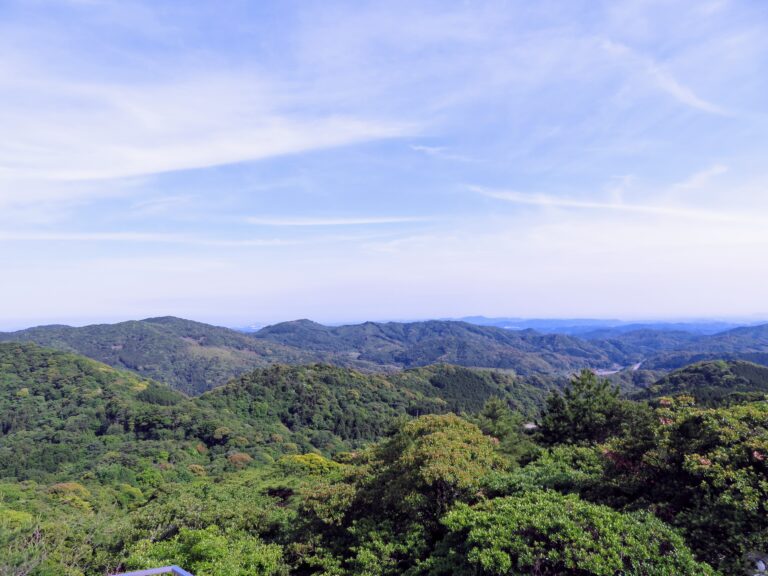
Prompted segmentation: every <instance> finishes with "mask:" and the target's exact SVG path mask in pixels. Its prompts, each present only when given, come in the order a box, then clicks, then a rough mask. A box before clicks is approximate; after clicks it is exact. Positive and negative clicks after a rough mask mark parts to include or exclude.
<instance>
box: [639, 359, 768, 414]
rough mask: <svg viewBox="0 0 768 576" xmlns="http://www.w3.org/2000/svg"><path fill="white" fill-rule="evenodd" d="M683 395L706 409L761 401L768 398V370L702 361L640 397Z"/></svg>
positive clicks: (740, 363) (744, 364)
mask: <svg viewBox="0 0 768 576" xmlns="http://www.w3.org/2000/svg"><path fill="white" fill-rule="evenodd" d="M679 395H687V396H692V397H693V398H694V400H695V401H696V404H699V405H703V406H720V405H724V404H735V403H739V402H746V401H750V400H761V399H764V398H765V397H766V395H768V367H766V366H760V365H758V364H753V363H752V362H745V361H743V360H733V361H724V360H716V361H710V362H699V363H697V364H692V365H691V366H686V367H685V368H681V369H679V370H675V371H674V372H672V373H671V374H668V375H667V376H665V377H664V378H662V379H661V380H659V381H658V382H656V383H655V384H653V385H652V386H649V387H648V389H647V390H645V391H643V392H640V393H638V394H637V398H643V399H651V398H659V397H662V396H679Z"/></svg>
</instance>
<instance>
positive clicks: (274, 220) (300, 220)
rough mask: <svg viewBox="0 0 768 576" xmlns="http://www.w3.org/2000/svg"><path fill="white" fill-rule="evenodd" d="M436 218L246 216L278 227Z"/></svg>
mask: <svg viewBox="0 0 768 576" xmlns="http://www.w3.org/2000/svg"><path fill="white" fill-rule="evenodd" d="M432 220H434V218H431V217H426V216H363V217H343V218H334V217H327V218H322V217H321V218H316V217H298V216H296V217H264V216H253V217H249V218H246V222H247V223H248V224H254V225H257V226H278V227H282V226H285V227H292V228H293V227H322V226H379V225H386V224H415V223H421V222H429V221H432Z"/></svg>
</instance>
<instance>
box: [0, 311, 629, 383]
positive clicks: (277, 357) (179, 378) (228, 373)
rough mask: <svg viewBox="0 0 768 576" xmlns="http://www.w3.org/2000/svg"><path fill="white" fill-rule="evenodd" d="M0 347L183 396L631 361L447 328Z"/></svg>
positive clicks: (46, 333) (164, 327)
mask: <svg viewBox="0 0 768 576" xmlns="http://www.w3.org/2000/svg"><path fill="white" fill-rule="evenodd" d="M0 341H9V342H33V343H36V344H38V345H40V346H46V347H50V348H55V349H58V350H63V351H66V352H73V353H77V354H81V355H83V356H87V357H89V358H92V359H94V360H98V361H99V362H103V363H105V364H108V365H110V366H113V367H115V368H119V369H125V370H131V371H133V372H135V373H137V374H139V375H141V376H143V377H145V378H150V379H153V380H156V381H159V382H164V383H166V384H168V385H169V386H171V387H173V388H175V389H176V390H180V391H182V392H185V393H187V394H200V393H202V392H205V391H206V390H210V389H211V388H215V387H216V386H220V385H222V384H224V383H226V382H227V381H228V380H230V379H232V378H234V377H237V376H240V375H242V374H245V373H247V372H249V371H251V370H253V369H255V368H259V367H265V366H270V365H273V364H291V365H299V364H307V363H312V362H324V363H330V364H334V365H337V366H346V367H350V368H355V369H358V370H362V371H366V372H381V371H393V370H398V369H403V368H414V367H419V366H427V365H431V364H456V365H461V366H467V367H482V368H498V369H506V370H514V371H515V372H516V373H518V374H521V375H534V374H546V375H552V374H565V373H568V372H571V371H574V370H579V369H581V368H584V367H609V366H613V365H617V364H622V363H623V362H624V361H625V360H626V358H625V356H626V353H625V352H623V351H620V350H619V349H618V348H617V347H616V346H614V345H612V344H608V345H606V344H595V343H590V342H586V341H583V340H579V339H578V338H574V337H571V336H563V335H556V334H549V335H543V334H538V333H536V332H533V331H531V330H528V331H522V332H515V331H509V330H504V329H502V328H495V327H484V326H475V325H472V324H467V323H464V322H442V321H430V322H415V323H409V324H402V323H394V322H390V323H386V324H377V323H373V322H367V323H364V324H358V325H350V326H339V327H329V326H323V325H321V324H317V323H314V322H310V321H308V320H299V321H296V322H285V323H282V324H277V325H275V326H269V327H267V328H264V329H262V330H260V331H259V332H256V333H253V334H244V333H240V332H237V331H235V330H230V329H228V328H221V327H217V326H210V325H208V324H203V323H199V322H192V321H189V320H182V319H179V318H173V317H164V318H149V319H146V320H140V321H131V322H121V323H118V324H99V325H93V326H84V327H81V328H73V327H69V326H40V327H37V328H30V329H27V330H21V331H18V332H12V333H0ZM633 358H634V357H633Z"/></svg>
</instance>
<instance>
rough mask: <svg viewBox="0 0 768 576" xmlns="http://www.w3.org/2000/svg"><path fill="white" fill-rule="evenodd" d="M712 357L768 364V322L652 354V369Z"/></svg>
mask: <svg viewBox="0 0 768 576" xmlns="http://www.w3.org/2000/svg"><path fill="white" fill-rule="evenodd" d="M708 360H745V361H747V362H754V363H756V364H762V365H764V366H768V324H764V325H761V326H747V327H744V328H735V329H733V330H728V331H727V332H721V333H719V334H714V335H712V336H707V337H705V338H701V339H699V340H697V341H695V342H692V343H689V344H685V345H681V346H678V347H675V348H674V349H672V350H669V351H665V352H660V353H658V354H656V355H653V356H651V357H650V358H648V360H647V361H646V362H645V363H644V364H643V366H644V367H645V368H648V369H650V370H676V369H678V368H682V367H683V366H687V365H689V364H693V363H695V362H704V361H708Z"/></svg>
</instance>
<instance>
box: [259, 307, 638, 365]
mask: <svg viewBox="0 0 768 576" xmlns="http://www.w3.org/2000/svg"><path fill="white" fill-rule="evenodd" d="M252 336H253V337H254V338H255V339H258V340H268V341H270V342H277V343H280V344H284V345H289V346H293V347H297V348H302V349H311V350H316V351H320V352H325V353H329V354H332V355H333V356H334V358H336V359H338V360H342V361H343V360H344V359H345V358H346V359H354V360H356V361H358V362H367V363H370V364H374V365H383V366H387V365H390V366H397V367H405V368H411V367H415V366H425V365H428V364H435V363H441V362H442V363H448V364H458V365H462V366H481V367H486V368H509V369H513V370H515V371H517V372H518V373H520V374H533V373H556V372H563V371H569V370H574V369H579V368H583V367H585V366H592V367H598V366H610V365H612V364H614V363H616V362H617V361H620V360H623V354H622V353H621V352H620V351H618V350H616V349H615V348H614V347H613V346H611V345H607V346H600V345H596V344H594V343H590V342H586V341H584V340H581V339H579V338H575V337H572V336H566V335H562V334H540V333H538V332H535V331H533V330H520V331H517V330H506V329H504V328H497V327H494V326H477V325H475V324H469V323H466V322H457V321H443V320H430V321H424V322H409V323H401V322H386V323H377V322H365V323H363V324H353V325H348V326H335V327H332V326H323V325H321V324H317V323H316V322H311V321H309V320H297V321H294V322H283V323H281V324H276V325H274V326H268V327H266V328H263V329H261V330H259V331H258V332H255V333H254V334H252Z"/></svg>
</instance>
